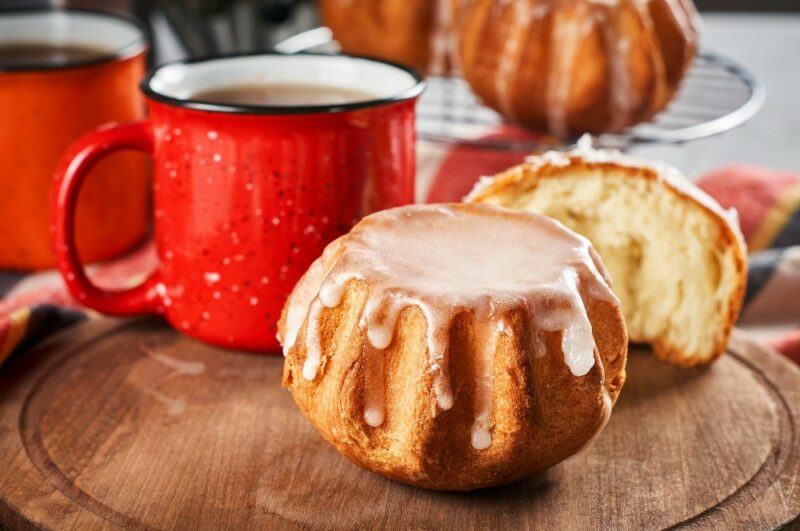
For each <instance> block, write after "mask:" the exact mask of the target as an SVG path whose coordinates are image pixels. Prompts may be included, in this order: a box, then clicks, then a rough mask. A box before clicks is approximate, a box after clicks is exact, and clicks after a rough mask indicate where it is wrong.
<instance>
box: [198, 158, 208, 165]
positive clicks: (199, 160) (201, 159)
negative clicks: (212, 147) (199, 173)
mask: <svg viewBox="0 0 800 531" xmlns="http://www.w3.org/2000/svg"><path fill="white" fill-rule="evenodd" d="M197 163H198V164H199V165H200V166H205V165H206V164H208V161H207V160H206V159H204V158H200V159H198V160H197Z"/></svg>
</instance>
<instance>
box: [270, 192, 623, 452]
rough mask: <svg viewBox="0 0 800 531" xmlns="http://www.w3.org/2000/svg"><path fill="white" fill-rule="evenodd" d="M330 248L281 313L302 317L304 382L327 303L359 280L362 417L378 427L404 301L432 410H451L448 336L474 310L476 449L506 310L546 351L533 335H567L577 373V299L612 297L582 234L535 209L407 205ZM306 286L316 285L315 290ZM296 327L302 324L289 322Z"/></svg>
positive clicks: (580, 339) (587, 365)
mask: <svg viewBox="0 0 800 531" xmlns="http://www.w3.org/2000/svg"><path fill="white" fill-rule="evenodd" d="M335 245H336V247H337V248H336V251H332V252H329V251H328V250H326V253H325V255H324V256H323V259H322V260H318V262H317V264H315V266H312V270H310V271H309V273H308V274H307V275H306V277H304V279H303V280H302V281H301V282H302V283H304V284H303V285H302V286H298V288H297V289H296V290H295V293H296V294H301V295H304V296H295V294H293V296H292V297H291V298H290V301H289V308H288V310H287V315H292V316H295V315H302V314H306V315H307V316H308V318H307V321H308V324H307V326H306V337H305V346H306V359H305V362H304V366H303V377H304V378H305V379H307V380H313V379H315V378H316V377H317V376H318V372H319V367H320V366H321V364H322V356H323V355H324V352H323V347H322V345H321V338H320V326H319V322H320V317H321V314H322V312H323V309H324V308H326V307H330V308H333V307H336V306H338V305H339V304H341V301H342V294H343V292H344V286H345V285H346V284H347V282H349V281H350V280H353V279H357V280H364V281H365V282H366V283H367V286H368V290H369V291H368V294H367V299H366V302H365V303H364V306H363V308H362V309H361V313H360V318H359V322H358V328H359V330H360V331H361V333H362V334H363V337H364V339H365V341H364V345H365V346H364V351H363V352H362V354H363V357H364V363H365V366H364V385H365V409H364V419H365V421H366V423H367V424H368V425H370V426H380V425H381V424H382V423H383V422H384V418H385V415H386V413H385V401H386V398H385V370H386V368H385V367H386V359H385V351H386V349H387V348H389V347H390V346H391V345H392V342H393V340H394V335H395V328H396V325H397V321H398V319H399V315H400V313H401V312H402V311H403V310H404V309H405V308H408V307H411V306H414V307H417V308H418V309H419V310H420V311H421V312H422V314H423V316H424V318H425V321H426V325H427V332H426V338H425V339H426V345H427V358H426V367H425V372H426V374H428V375H429V377H430V378H431V381H432V386H433V390H434V394H435V397H436V402H437V404H438V406H439V409H441V410H448V409H450V408H452V407H453V391H452V387H451V382H450V378H449V370H448V364H449V358H450V353H449V348H450V345H449V336H450V331H451V328H452V323H453V320H454V319H455V318H456V316H457V315H459V314H462V313H469V314H471V315H473V316H474V318H473V319H474V323H473V325H474V326H473V329H474V330H475V334H476V336H475V342H474V346H473V348H474V351H475V352H474V355H475V356H476V358H475V368H476V369H475V370H476V379H477V381H476V391H475V402H474V411H475V418H474V423H473V427H472V443H473V446H474V447H475V448H476V449H485V448H487V447H489V446H490V445H491V440H492V434H491V430H492V426H493V424H492V396H493V379H494V377H493V367H494V356H495V352H496V350H497V340H498V337H499V335H500V334H502V333H504V331H507V330H508V329H507V327H506V325H505V324H504V323H505V322H504V318H505V315H507V314H508V313H509V312H510V311H513V310H516V309H523V310H524V311H525V313H526V315H527V316H528V319H529V320H530V324H531V332H532V335H533V336H534V337H536V338H537V339H535V340H534V341H533V344H532V345H531V349H532V350H533V351H534V352H536V353H537V355H544V354H545V352H544V350H545V349H544V347H543V344H540V343H541V338H540V337H539V334H538V333H539V332H540V331H542V332H544V331H549V332H562V347H563V356H564V361H565V363H566V364H567V366H568V367H569V369H570V371H572V373H573V374H574V375H576V376H582V375H585V374H586V373H587V372H588V371H589V370H590V369H591V368H592V367H593V366H594V363H595V358H594V350H595V343H594V338H593V336H592V328H591V323H590V322H589V318H588V316H587V315H586V309H585V306H584V300H589V299H600V300H606V301H610V302H612V303H615V304H616V303H617V299H616V297H615V296H614V294H613V293H612V292H611V289H610V288H609V286H608V283H607V280H606V278H605V276H604V272H603V271H601V270H600V268H598V265H597V264H596V263H595V260H596V257H595V255H594V254H593V252H592V250H591V247H590V244H589V242H588V240H586V239H585V238H583V237H581V236H579V235H577V234H574V233H572V232H570V231H568V230H567V229H566V228H564V227H563V225H561V224H559V223H558V222H556V221H554V220H551V219H549V218H545V217H543V216H538V215H535V214H529V213H523V212H516V211H509V210H505V209H500V208H498V207H493V206H490V205H418V206H409V207H403V208H397V209H392V210H386V211H383V212H379V213H377V214H373V215H371V216H369V217H367V218H365V219H364V220H363V221H362V222H361V223H359V224H358V225H356V227H354V228H353V230H352V231H351V232H350V234H349V235H347V236H345V237H343V238H341V239H340V240H337V242H335ZM320 263H326V264H327V266H326V268H327V269H326V268H323V266H321V265H318V264H320ZM312 271H313V274H312ZM312 277H313V278H312ZM308 286H317V293H316V294H314V295H313V296H312V297H309V296H308V295H307V294H308V293H310V291H309V289H308ZM288 321H289V319H288V318H287V325H286V326H287V328H288ZM293 326H298V325H296V322H294V321H293ZM292 334H294V336H295V337H296V331H295V332H291V331H287V334H286V335H287V340H288V339H289V338H290V337H291V336H292ZM285 346H286V344H285ZM288 348H291V346H289V347H288Z"/></svg>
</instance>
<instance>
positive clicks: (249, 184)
mask: <svg viewBox="0 0 800 531" xmlns="http://www.w3.org/2000/svg"><path fill="white" fill-rule="evenodd" d="M244 188H245V190H248V191H252V190H253V183H247V184H245V185H244Z"/></svg>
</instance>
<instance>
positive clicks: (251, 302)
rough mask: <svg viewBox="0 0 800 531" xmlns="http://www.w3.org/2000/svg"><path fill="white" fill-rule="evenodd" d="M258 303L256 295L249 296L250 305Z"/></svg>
mask: <svg viewBox="0 0 800 531" xmlns="http://www.w3.org/2000/svg"><path fill="white" fill-rule="evenodd" d="M257 304H258V299H257V298H256V297H250V306H255V305H257Z"/></svg>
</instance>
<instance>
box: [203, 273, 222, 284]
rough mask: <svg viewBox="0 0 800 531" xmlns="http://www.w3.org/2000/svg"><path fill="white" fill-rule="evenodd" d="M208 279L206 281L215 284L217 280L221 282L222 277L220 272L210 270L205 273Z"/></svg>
mask: <svg viewBox="0 0 800 531" xmlns="http://www.w3.org/2000/svg"><path fill="white" fill-rule="evenodd" d="M203 276H204V277H205V279H206V282H209V283H211V284H214V283H215V282H219V279H220V278H222V277H221V275H220V274H219V273H217V272H216V271H208V272H207V273H206V274H205V275H203Z"/></svg>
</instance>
